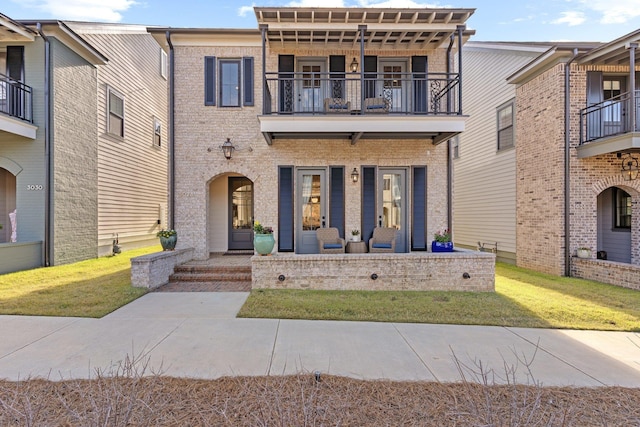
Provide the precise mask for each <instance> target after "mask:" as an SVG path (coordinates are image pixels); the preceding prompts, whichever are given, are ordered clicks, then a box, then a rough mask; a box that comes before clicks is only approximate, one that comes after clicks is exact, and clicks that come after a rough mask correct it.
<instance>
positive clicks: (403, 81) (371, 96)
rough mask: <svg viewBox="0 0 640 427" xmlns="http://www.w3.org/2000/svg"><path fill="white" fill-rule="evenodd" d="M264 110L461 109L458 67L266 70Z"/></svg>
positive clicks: (387, 111)
mask: <svg viewBox="0 0 640 427" xmlns="http://www.w3.org/2000/svg"><path fill="white" fill-rule="evenodd" d="M265 83H266V87H265V90H264V100H263V114H265V115H269V114H333V113H337V114H340V113H342V114H357V115H359V114H381V113H383V114H426V115H458V114H461V111H462V110H461V107H460V105H459V99H460V98H459V91H460V79H459V75H458V74H457V73H450V74H447V73H429V74H425V73H420V74H418V73H394V74H393V75H389V74H382V73H364V76H362V77H361V75H360V74H359V73H349V74H344V73H266V75H265Z"/></svg>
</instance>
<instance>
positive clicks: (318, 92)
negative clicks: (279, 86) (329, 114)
mask: <svg viewBox="0 0 640 427" xmlns="http://www.w3.org/2000/svg"><path fill="white" fill-rule="evenodd" d="M326 70H327V68H326V64H325V61H323V60H317V59H315V60H312V59H302V60H300V61H298V74H297V80H298V84H297V86H298V87H297V95H298V99H297V103H298V108H297V111H298V112H302V113H319V112H321V111H322V110H323V108H324V107H323V103H324V98H325V96H324V93H325V90H324V89H325V86H326V84H327V82H326V80H325V79H326Z"/></svg>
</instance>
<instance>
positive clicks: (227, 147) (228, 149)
mask: <svg viewBox="0 0 640 427" xmlns="http://www.w3.org/2000/svg"><path fill="white" fill-rule="evenodd" d="M220 149H221V150H222V154H224V157H225V159H227V160H229V159H231V154H233V152H234V150H235V149H236V147H234V146H233V144H232V143H231V139H230V138H227V140H226V141H225V142H224V144H222V145H221V146H220Z"/></svg>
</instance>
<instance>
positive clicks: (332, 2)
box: [287, 0, 344, 7]
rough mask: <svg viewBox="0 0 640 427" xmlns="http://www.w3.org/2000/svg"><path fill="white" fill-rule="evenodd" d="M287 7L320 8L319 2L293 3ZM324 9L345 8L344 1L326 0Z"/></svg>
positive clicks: (304, 0) (323, 5)
mask: <svg viewBox="0 0 640 427" xmlns="http://www.w3.org/2000/svg"><path fill="white" fill-rule="evenodd" d="M287 6H290V7H318V0H299V1H292V2H290V3H289V4H287ZM322 7H344V1H343V0H324V1H323V2H322Z"/></svg>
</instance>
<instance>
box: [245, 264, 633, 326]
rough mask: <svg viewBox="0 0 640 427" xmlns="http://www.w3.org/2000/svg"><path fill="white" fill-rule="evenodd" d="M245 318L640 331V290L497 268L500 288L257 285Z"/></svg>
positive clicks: (510, 268) (504, 265) (250, 297)
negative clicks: (454, 289) (263, 287)
mask: <svg viewBox="0 0 640 427" xmlns="http://www.w3.org/2000/svg"><path fill="white" fill-rule="evenodd" d="M238 317H264V318H280V319H319V320H358V321H374V322H411V323H450V324H461V325H496V326H513V327H526V328H563V329H594V330H611V331H640V292H638V291H634V290H630V289H624V288H620V287H617V286H610V285H605V284H602V283H598V282H592V281H588V280H582V279H575V278H569V277H557V276H551V275H547V274H542V273H535V272H532V271H529V270H525V269H521V268H517V267H514V266H512V265H509V264H503V263H498V264H497V265H496V292H495V293H473V292H440V291H433V292H413V291H406V292H395V291H394V292H377V291H312V290H287V291H285V290H254V291H252V292H251V295H250V296H249V299H248V300H247V302H246V303H245V305H244V306H243V307H242V310H241V311H240V313H239V314H238Z"/></svg>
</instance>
